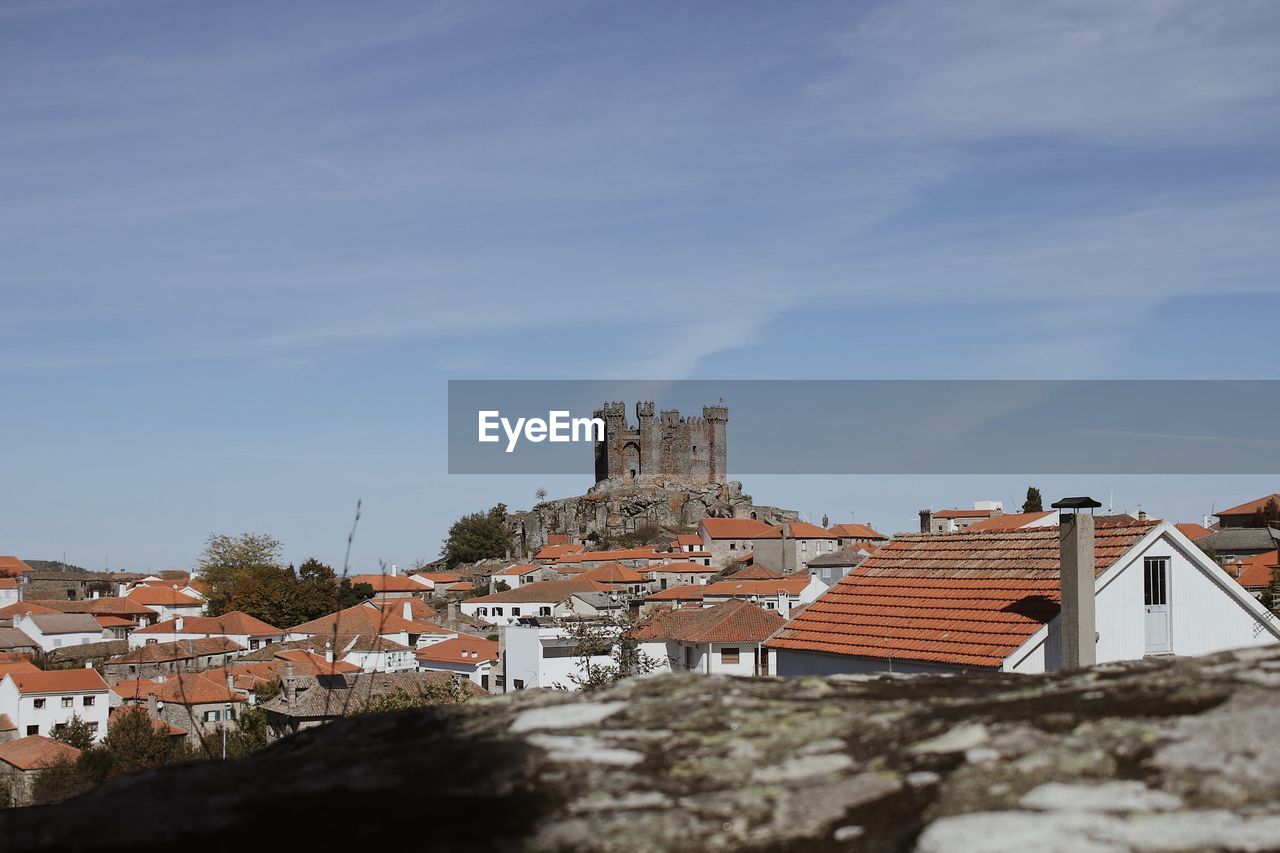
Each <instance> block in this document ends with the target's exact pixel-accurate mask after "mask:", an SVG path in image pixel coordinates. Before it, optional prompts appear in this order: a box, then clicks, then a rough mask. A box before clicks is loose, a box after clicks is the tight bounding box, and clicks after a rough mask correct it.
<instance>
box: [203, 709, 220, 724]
mask: <svg viewBox="0 0 1280 853" xmlns="http://www.w3.org/2000/svg"><path fill="white" fill-rule="evenodd" d="M220 719H222V712H221V711H205V712H204V721H205V722H206V723H216V722H218V720H220Z"/></svg>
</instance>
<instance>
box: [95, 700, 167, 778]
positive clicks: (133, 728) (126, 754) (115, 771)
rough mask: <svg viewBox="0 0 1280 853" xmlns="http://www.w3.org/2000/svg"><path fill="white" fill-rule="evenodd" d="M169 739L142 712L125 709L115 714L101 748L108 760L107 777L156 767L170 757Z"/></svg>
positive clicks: (137, 707) (136, 707) (135, 706)
mask: <svg viewBox="0 0 1280 853" xmlns="http://www.w3.org/2000/svg"><path fill="white" fill-rule="evenodd" d="M169 737H170V736H169V735H167V734H165V733H164V732H162V731H160V730H159V729H157V728H156V724H155V721H154V720H152V719H151V715H150V714H148V713H147V711H146V709H145V708H142V707H141V706H138V705H133V706H126V707H125V708H123V709H121V710H119V711H116V713H115V714H114V717H113V719H112V720H111V725H110V726H108V727H107V736H106V737H105V738H103V741H102V748H103V749H105V750H106V751H107V754H108V755H110V757H111V770H110V773H109V775H111V776H118V775H120V774H121V773H133V772H135V771H138V770H145V769H147V768H148V767H158V766H160V765H161V764H164V763H166V762H167V761H168V760H169V757H170V746H169Z"/></svg>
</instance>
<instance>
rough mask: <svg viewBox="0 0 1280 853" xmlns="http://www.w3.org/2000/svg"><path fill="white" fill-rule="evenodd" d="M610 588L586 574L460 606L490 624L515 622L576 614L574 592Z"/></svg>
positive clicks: (528, 585) (466, 612) (531, 586)
mask: <svg viewBox="0 0 1280 853" xmlns="http://www.w3.org/2000/svg"><path fill="white" fill-rule="evenodd" d="M610 591H612V590H611V589H610V588H609V585H608V584H603V583H597V582H595V581H591V580H586V579H583V578H568V579H566V580H556V581H538V582H537V583H530V584H521V585H520V586H519V587H518V588H516V589H509V590H507V591H505V592H495V593H493V594H492V595H481V596H477V597H476V598H468V599H465V600H463V601H460V602H458V607H459V608H460V609H461V610H462V612H463V613H464V614H466V615H467V616H472V617H475V618H476V619H481V620H483V621H485V622H488V623H489V624H490V625H515V624H518V623H519V622H520V620H521V619H528V618H544V619H545V618H550V617H570V616H574V615H575V610H574V606H573V604H572V602H570V597H571V596H572V595H573V594H574V593H576V592H610Z"/></svg>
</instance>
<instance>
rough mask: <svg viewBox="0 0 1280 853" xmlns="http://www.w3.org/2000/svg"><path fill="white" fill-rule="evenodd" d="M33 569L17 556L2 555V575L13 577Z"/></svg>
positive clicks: (0, 563) (0, 560)
mask: <svg viewBox="0 0 1280 853" xmlns="http://www.w3.org/2000/svg"><path fill="white" fill-rule="evenodd" d="M31 571H32V569H31V567H30V566H28V565H27V564H26V563H24V562H22V561H21V560H19V559H18V558H17V557H13V556H0V575H3V576H5V577H9V578H13V577H17V576H18V575H21V574H26V573H29V572H31Z"/></svg>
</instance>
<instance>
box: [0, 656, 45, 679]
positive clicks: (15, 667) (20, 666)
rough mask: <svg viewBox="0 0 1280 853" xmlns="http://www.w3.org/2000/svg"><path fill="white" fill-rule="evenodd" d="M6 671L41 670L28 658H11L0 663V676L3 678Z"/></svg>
mask: <svg viewBox="0 0 1280 853" xmlns="http://www.w3.org/2000/svg"><path fill="white" fill-rule="evenodd" d="M6 672H42V670H41V669H40V667H38V666H36V665H35V664H33V663H32V662H31V661H29V660H13V661H5V662H4V663H0V678H4V674H5V673H6Z"/></svg>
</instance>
